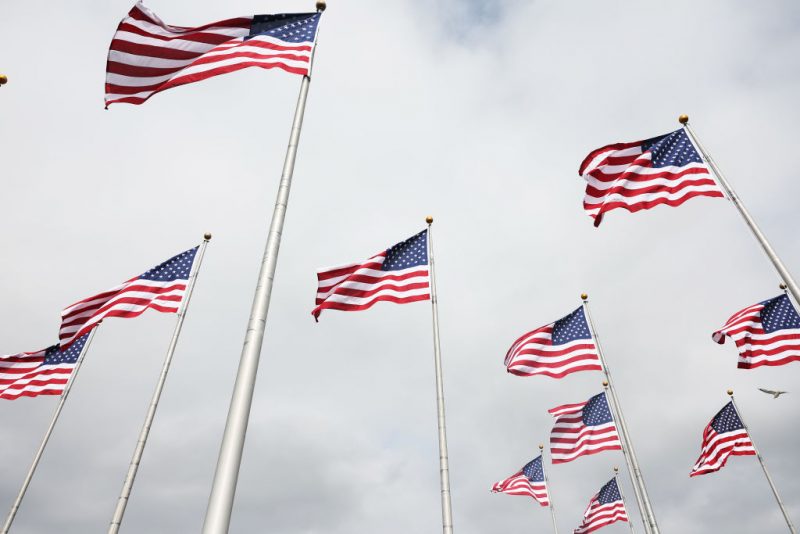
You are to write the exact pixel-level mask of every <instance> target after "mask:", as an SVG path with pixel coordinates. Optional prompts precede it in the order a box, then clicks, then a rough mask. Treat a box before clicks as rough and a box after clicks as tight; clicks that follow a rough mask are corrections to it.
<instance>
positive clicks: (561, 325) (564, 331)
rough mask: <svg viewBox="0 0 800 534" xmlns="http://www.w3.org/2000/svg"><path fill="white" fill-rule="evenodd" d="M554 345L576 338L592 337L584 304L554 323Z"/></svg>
mask: <svg viewBox="0 0 800 534" xmlns="http://www.w3.org/2000/svg"><path fill="white" fill-rule="evenodd" d="M551 337H552V340H553V345H564V344H565V343H569V342H571V341H575V340H576V339H592V334H591V332H589V325H588V323H587V322H586V315H584V313H583V306H581V307H580V308H578V309H577V310H575V311H574V312H572V313H570V314H569V315H567V316H566V317H563V318H561V319H559V320H558V321H556V322H555V323H553V334H552V336H551Z"/></svg>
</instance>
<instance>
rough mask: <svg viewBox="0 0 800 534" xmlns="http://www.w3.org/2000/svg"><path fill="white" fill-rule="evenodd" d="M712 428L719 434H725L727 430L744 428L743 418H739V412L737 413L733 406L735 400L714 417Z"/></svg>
mask: <svg viewBox="0 0 800 534" xmlns="http://www.w3.org/2000/svg"><path fill="white" fill-rule="evenodd" d="M711 428H713V429H714V431H715V432H716V433H717V434H725V433H726V432H733V431H734V430H741V429H742V428H744V425H743V424H742V420H741V419H739V414H738V413H736V408H735V407H734V406H733V401H731V402H729V403H728V404H726V405H725V407H724V408H723V409H721V410H720V411H719V413H718V414H717V415H715V416H714V419H712V420H711Z"/></svg>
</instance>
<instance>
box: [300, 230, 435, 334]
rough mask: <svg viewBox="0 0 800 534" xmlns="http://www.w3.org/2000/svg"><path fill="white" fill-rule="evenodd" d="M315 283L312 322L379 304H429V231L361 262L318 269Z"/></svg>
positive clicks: (424, 231)
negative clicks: (327, 312)
mask: <svg viewBox="0 0 800 534" xmlns="http://www.w3.org/2000/svg"><path fill="white" fill-rule="evenodd" d="M317 280H318V284H319V285H318V287H317V299H316V304H317V307H316V308H314V310H313V311H312V312H311V314H312V315H313V316H314V318H315V319H318V318H319V315H320V314H321V313H322V310H327V309H331V310H342V311H360V310H366V309H368V308H371V307H372V306H373V305H374V304H375V303H376V302H381V301H387V302H395V303H398V304H405V303H407V302H416V301H420V300H430V298H431V290H430V273H429V269H428V230H423V231H422V232H420V233H418V234H417V235H415V236H414V237H411V238H409V239H406V240H405V241H403V242H401V243H398V244H396V245H394V246H393V247H390V248H389V249H387V250H384V251H383V252H379V253H378V254H376V255H374V256H372V257H371V258H369V259H368V260H366V261H364V262H360V263H351V264H349V265H342V266H340V267H330V268H327V269H320V270H319V271H317Z"/></svg>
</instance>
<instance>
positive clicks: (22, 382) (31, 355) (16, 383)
mask: <svg viewBox="0 0 800 534" xmlns="http://www.w3.org/2000/svg"><path fill="white" fill-rule="evenodd" d="M88 337H89V334H84V335H83V336H81V337H80V338H78V339H77V340H75V342H74V343H72V345H70V347H69V348H68V349H67V350H64V351H61V350H60V348H59V346H58V345H53V346H52V347H48V348H46V349H44V350H40V351H36V352H23V353H20V354H14V355H11V356H0V399H8V400H14V399H18V398H20V397H36V396H38V395H61V394H62V393H63V392H64V388H65V387H66V385H67V382H69V377H70V376H71V375H72V371H73V370H74V369H75V365H76V363H77V361H78V358H79V357H80V355H81V352H82V351H83V346H84V345H85V344H86V339H87V338H88Z"/></svg>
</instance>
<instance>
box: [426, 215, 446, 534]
mask: <svg viewBox="0 0 800 534" xmlns="http://www.w3.org/2000/svg"><path fill="white" fill-rule="evenodd" d="M425 222H427V223H428V264H429V265H430V269H431V309H432V312H433V358H434V361H435V365H436V407H437V409H438V413H439V417H438V420H437V426H438V427H439V483H440V486H441V488H442V532H443V533H444V534H453V511H452V506H451V504H450V465H449V461H448V458H447V432H446V430H445V420H444V385H443V384H442V349H441V346H440V345H439V299H438V298H437V296H436V268H435V265H434V261H433V238H432V237H431V226H432V225H433V217H430V216H428V217H426V218H425Z"/></svg>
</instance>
